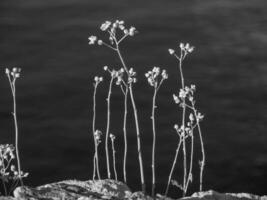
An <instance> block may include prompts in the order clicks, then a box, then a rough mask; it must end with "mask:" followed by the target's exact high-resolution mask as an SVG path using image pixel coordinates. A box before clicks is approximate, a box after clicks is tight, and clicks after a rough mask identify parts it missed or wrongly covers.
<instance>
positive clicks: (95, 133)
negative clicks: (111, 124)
mask: <svg viewBox="0 0 267 200" xmlns="http://www.w3.org/2000/svg"><path fill="white" fill-rule="evenodd" d="M101 135H102V132H101V131H100V130H96V131H95V132H94V137H95V140H96V142H97V144H99V143H100V142H101Z"/></svg>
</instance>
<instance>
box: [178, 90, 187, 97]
mask: <svg viewBox="0 0 267 200" xmlns="http://www.w3.org/2000/svg"><path fill="white" fill-rule="evenodd" d="M186 95H187V92H186V91H185V90H183V89H180V92H179V97H180V98H183V99H184V98H185V97H186Z"/></svg>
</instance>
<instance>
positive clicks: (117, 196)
mask: <svg viewBox="0 0 267 200" xmlns="http://www.w3.org/2000/svg"><path fill="white" fill-rule="evenodd" d="M93 199H105V200H108V199H112V200H123V199H124V200H127V199H129V200H130V199H131V200H153V198H151V197H150V196H147V195H144V194H143V193H142V192H134V193H132V192H131V190H130V189H129V188H128V186H127V185H125V184H124V183H122V182H119V181H115V180H108V179H107V180H96V181H91V180H89V181H77V180H66V181H61V182H57V183H51V184H46V185H42V186H39V187H35V188H31V187H27V186H24V187H17V188H16V189H15V191H14V197H0V200H93ZM156 199H157V200H172V199H171V198H167V197H164V196H161V195H159V194H158V195H157V198H156ZM180 200H267V196H257V195H253V194H248V193H218V192H215V191H212V190H210V191H206V192H197V193H194V194H193V195H192V196H190V197H184V198H181V199H180Z"/></svg>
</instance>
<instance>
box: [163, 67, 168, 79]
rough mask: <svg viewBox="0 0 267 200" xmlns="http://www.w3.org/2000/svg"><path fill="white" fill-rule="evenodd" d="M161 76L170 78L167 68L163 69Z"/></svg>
mask: <svg viewBox="0 0 267 200" xmlns="http://www.w3.org/2000/svg"><path fill="white" fill-rule="evenodd" d="M161 76H162V78H163V79H168V74H167V72H166V70H165V69H164V70H162V73H161Z"/></svg>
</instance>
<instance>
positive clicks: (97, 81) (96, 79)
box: [94, 76, 103, 84]
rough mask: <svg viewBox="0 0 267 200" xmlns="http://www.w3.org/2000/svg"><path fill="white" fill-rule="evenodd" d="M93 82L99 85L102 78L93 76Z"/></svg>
mask: <svg viewBox="0 0 267 200" xmlns="http://www.w3.org/2000/svg"><path fill="white" fill-rule="evenodd" d="M94 80H95V84H99V83H100V82H102V81H103V77H101V76H95V78H94Z"/></svg>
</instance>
